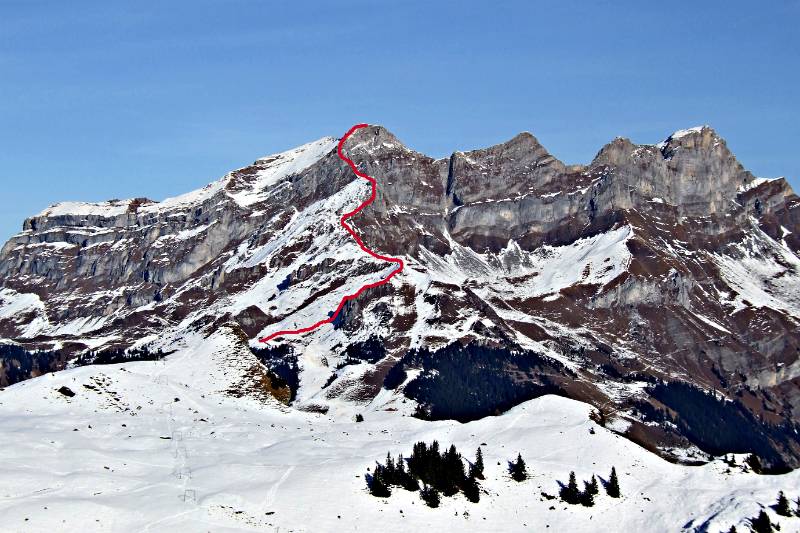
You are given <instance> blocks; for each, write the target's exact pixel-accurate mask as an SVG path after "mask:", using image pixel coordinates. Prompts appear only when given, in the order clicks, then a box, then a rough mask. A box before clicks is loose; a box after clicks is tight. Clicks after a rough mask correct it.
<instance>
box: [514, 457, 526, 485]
mask: <svg viewBox="0 0 800 533" xmlns="http://www.w3.org/2000/svg"><path fill="white" fill-rule="evenodd" d="M527 478H528V469H527V467H526V466H525V461H523V460H522V454H519V453H518V454H517V460H516V461H514V462H513V463H511V479H513V480H514V481H525V480H526V479H527Z"/></svg>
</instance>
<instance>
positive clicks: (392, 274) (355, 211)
mask: <svg viewBox="0 0 800 533" xmlns="http://www.w3.org/2000/svg"><path fill="white" fill-rule="evenodd" d="M368 126H369V124H356V125H355V126H353V127H352V128H350V129H349V130H348V132H347V133H345V134H344V136H343V137H342V138H341V139H340V140H339V146H338V147H337V149H336V152H337V154H338V155H339V159H341V160H342V161H344V162H345V163H347V164H348V166H349V167H350V168H351V169H352V170H353V173H355V175H356V176H358V177H360V178H364V179H365V180H367V181H369V182H370V184H371V185H372V193H371V194H370V195H369V198H367V199H366V200H364V201H363V202H362V203H361V204H360V205H359V206H358V207H356V208H355V209H353V210H352V211H350V212H347V213H345V214H344V215H342V217H341V218H340V219H339V224H341V225H342V227H343V228H344V229H345V230H347V233H349V234H350V235H351V236H352V237H353V239H354V240H355V241H356V243H357V244H358V246H359V248H361V249H362V250H363V251H364V252H366V253H367V254H369V255H371V256H372V257H374V258H375V259H380V260H381V261H386V262H389V263H395V264H397V268H395V269H394V270H392V271H391V272H390V273H389V275H388V276H386V277H385V278H383V279H381V280H379V281H375V282H372V283H367V284H366V285H362V286H361V288H359V289H358V290H357V291H356V292H354V293H353V294H348V295H346V296H344V297H343V298H342V300H341V301H340V302H339V306H338V307H337V308H336V310H335V311H334V312H333V314H332V315H330V316H329V317H328V318H326V319H324V320H320V321H319V322H317V323H315V324H312V325H311V326H307V327H305V328H300V329H285V330H281V331H276V332H275V333H271V334H270V335H267V336H266V337H263V338H261V339H258V340H259V342H265V343H266V342H269V341H271V340H272V339H274V338H276V337H284V336H287V335H300V334H302V333H307V332H309V331H312V330H315V329H317V328H318V327H320V326H322V325H323V324H330V323H332V322H333V321H334V320H336V317H338V316H339V313H340V312H341V311H342V309H343V308H344V304H346V303H347V302H348V301H350V300H355V299H356V298H358V297H359V296H360V295H361V294H362V293H363V292H364V291H366V290H368V289H374V288H375V287H380V286H381V285H386V284H387V283H389V281H390V280H391V279H392V278H393V277H395V276H396V275H397V274H399V273H400V272H402V271H403V267H404V266H405V263H403V260H402V259H400V258H399V257H389V256H386V255H381V254H379V253H376V252H374V251H372V250H370V249H369V248H368V247H367V246H366V245H365V244H364V241H362V240H361V237H359V235H358V233H356V232H355V230H354V229H353V228H352V227H351V226H350V225H349V224H348V223H347V219H349V218H352V217H354V216H355V215H357V214H358V213H359V212H360V211H361V210H362V209H364V208H365V207H367V206H368V205H370V204H371V203H372V202H374V201H375V197H376V195H377V187H378V182H377V181H376V180H375V178H373V177H372V176H370V175H368V174H365V173H363V172H361V171H360V170H358V168H356V164H355V163H353V160H352V159H350V158H349V157H347V156H346V155H344V152H343V151H342V147H343V146H344V143H345V141H347V139H348V138H349V137H350V136H351V135H353V133H355V132H356V131H358V130H360V129H361V128H366V127H368Z"/></svg>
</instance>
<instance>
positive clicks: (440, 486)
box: [369, 441, 484, 507]
mask: <svg viewBox="0 0 800 533" xmlns="http://www.w3.org/2000/svg"><path fill="white" fill-rule="evenodd" d="M479 479H484V476H483V453H482V452H481V449H480V448H478V451H477V453H476V456H475V462H474V463H470V464H469V471H467V470H466V469H465V468H464V462H463V460H462V458H461V454H460V453H458V451H457V450H456V447H455V446H454V445H451V446H450V448H448V449H447V450H445V451H440V449H439V442H438V441H433V442H432V443H431V444H430V445H428V444H426V443H425V442H418V443H416V444H414V448H413V450H412V452H411V456H410V457H409V458H408V459H405V458H404V457H403V455H402V454H400V455H399V456H398V457H397V459H396V460H395V459H394V458H393V457H392V455H391V454H387V455H386V463H384V464H380V463H378V464H377V465H376V466H375V469H374V471H373V473H372V475H371V477H370V478H369V490H370V493H371V494H372V495H373V496H377V497H382V498H387V497H389V496H391V494H392V487H402V488H404V489H406V490H409V491H416V490H419V491H420V497H421V498H422V500H423V501H424V502H425V503H426V504H427V505H429V506H430V507H438V506H439V502H440V494H441V495H443V496H454V495H455V494H458V492H462V493H463V494H464V497H466V498H467V499H468V500H469V501H471V502H476V503H477V502H478V501H479V500H480V486H479V485H478V480H479ZM420 483H421V484H422V487H420Z"/></svg>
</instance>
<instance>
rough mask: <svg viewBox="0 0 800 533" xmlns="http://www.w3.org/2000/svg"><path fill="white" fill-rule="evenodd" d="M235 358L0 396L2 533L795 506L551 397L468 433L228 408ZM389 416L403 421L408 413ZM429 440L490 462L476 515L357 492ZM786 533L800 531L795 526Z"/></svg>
mask: <svg viewBox="0 0 800 533" xmlns="http://www.w3.org/2000/svg"><path fill="white" fill-rule="evenodd" d="M227 342H229V341H227V340H226V337H225V336H224V335H219V334H215V335H212V336H211V337H209V338H207V339H204V338H203V336H202V335H197V336H195V337H194V338H192V339H190V340H189V341H187V342H186V343H185V345H184V346H183V347H182V348H181V349H180V350H179V351H178V352H176V353H175V354H173V355H171V356H170V357H169V358H167V360H166V361H161V362H132V363H126V364H122V365H108V366H88V367H82V368H76V369H72V370H67V371H63V372H59V373H56V374H48V375H45V376H42V377H39V378H35V379H32V380H28V381H25V382H22V383H18V384H16V385H13V386H11V387H8V388H7V389H6V390H5V391H3V392H2V393H0V424H2V427H3V432H2V433H0V446H2V448H3V454H2V458H0V478H1V479H3V483H2V488H0V512H2V514H3V517H4V519H3V524H2V526H0V529H2V530H3V531H26V532H40V531H41V532H48V533H49V532H52V531H82V532H94V531H150V532H158V531H164V532H167V531H168V532H182V531H187V532H194V531H214V532H234V531H237V532H241V531H295V532H327V531H331V532H333V531H337V532H338V531H376V530H380V531H383V532H386V533H388V532H400V531H431V530H465V531H487V532H488V531H491V532H494V531H545V530H547V531H556V532H560V531H570V532H573V531H574V532H584V531H585V532H594V531H655V532H661V531H664V532H667V531H670V532H671V531H696V530H697V531H712V532H717V531H727V530H728V528H729V527H730V526H731V525H733V524H735V525H736V526H737V528H738V529H739V530H741V531H744V530H745V528H744V524H745V522H744V520H745V519H746V518H747V517H752V516H755V515H756V514H757V513H758V511H759V509H760V508H761V506H762V505H766V504H771V503H772V502H773V500H774V498H775V496H776V494H777V491H778V490H786V491H787V492H788V495H789V496H790V497H797V496H798V494H797V492H798V490H797V487H799V486H800V471H798V472H793V473H790V474H786V475H781V476H758V475H755V474H752V473H747V472H744V471H742V470H741V469H740V468H733V469H731V470H730V472H726V470H728V469H727V467H726V465H724V464H722V463H721V462H719V461H716V462H712V463H710V464H708V465H705V466H699V467H687V466H680V465H675V464H671V463H668V462H666V461H664V460H662V459H660V458H658V457H657V456H655V455H653V454H651V453H650V452H648V451H646V450H644V449H643V448H640V447H639V446H637V445H635V444H633V443H632V442H630V441H628V440H627V439H625V438H623V437H620V436H619V435H617V434H615V433H613V432H611V431H609V430H606V429H604V428H601V427H599V426H597V425H595V424H594V423H593V422H591V421H590V419H589V412H590V410H591V408H590V406H588V405H586V404H583V403H580V402H576V401H572V400H568V399H565V398H560V397H555V396H545V397H542V398H538V399H535V400H531V401H528V402H525V403H524V404H521V405H519V406H517V407H515V408H513V409H511V410H510V411H509V412H507V413H505V414H503V415H502V416H496V417H488V418H484V419H482V420H478V421H475V422H470V423H466V424H460V423H456V422H449V421H442V422H425V421H421V420H418V419H415V418H413V417H409V416H404V415H403V414H402V413H403V410H402V409H401V410H400V411H387V410H372V409H370V408H364V410H363V411H361V412H363V414H364V418H365V421H364V422H363V423H354V422H353V415H354V414H355V412H356V409H357V408H354V407H353V406H352V405H347V404H344V403H343V404H340V405H339V406H335V407H334V408H333V409H332V410H331V411H329V412H328V413H327V414H325V415H322V414H316V413H307V412H301V411H297V410H295V409H292V408H287V407H285V406H282V405H280V404H278V403H277V402H274V401H258V400H256V399H254V398H250V397H241V398H234V397H231V396H229V395H227V394H225V393H224V392H222V391H224V390H225V389H226V388H228V387H229V386H230V385H231V384H233V383H235V382H236V380H237V379H239V377H240V375H241V374H242V369H243V368H246V366H247V364H249V362H248V361H244V363H245V364H244V365H242V364H240V363H241V361H237V360H236V359H233V358H231V357H232V356H231V355H230V354H234V353H236V350H232V349H231V348H230V346H229V345H227V344H226V343H227ZM226 353H227V354H228V355H227V356H225V355H222V354H226ZM62 386H67V387H69V388H70V389H71V390H73V391H74V392H75V393H76V395H75V396H74V397H72V398H68V397H66V396H64V395H62V394H60V393H59V392H57V390H58V389H59V388H60V387H62ZM385 394H386V395H390V396H391V395H392V394H393V393H391V392H389V391H385ZM385 400H386V401H384V402H382V403H384V404H386V403H387V401H388V404H389V405H392V402H394V404H393V405H395V406H396V407H403V404H402V403H401V402H402V400H401V398H399V397H394V398H386V399H385ZM592 428H593V429H594V434H592V433H590V429H592ZM433 439H438V440H439V441H440V443H442V444H443V445H449V444H450V443H454V444H455V445H456V446H457V447H458V449H459V450H460V451H462V453H463V454H464V455H465V457H466V458H467V459H472V458H473V457H474V452H475V450H476V449H477V447H478V446H479V445H480V446H482V449H483V452H484V460H485V465H486V468H485V472H486V477H487V479H486V480H485V481H483V482H481V488H482V494H481V501H480V502H479V503H477V504H473V503H469V502H467V501H466V500H465V499H464V498H463V497H462V496H461V495H458V496H456V497H452V498H443V499H442V505H441V507H440V508H438V509H431V508H428V507H425V506H424V505H423V504H422V502H421V501H420V500H419V496H418V494H416V493H410V492H406V491H404V490H402V489H399V488H395V489H394V493H393V495H392V496H391V498H389V499H378V498H374V497H372V496H371V495H369V494H368V492H367V490H366V484H365V477H364V475H365V474H366V473H367V469H370V468H372V467H374V464H375V461H382V460H383V459H384V458H385V456H386V453H387V452H388V451H390V452H391V453H392V454H395V455H396V454H398V453H401V452H402V453H403V454H404V455H406V456H408V454H409V453H410V451H411V447H412V445H413V443H414V442H416V441H420V440H424V441H428V442H430V441H431V440H433ZM482 443H485V444H482ZM518 452H519V453H521V454H522V456H523V458H524V459H525V461H526V463H527V465H528V471H529V473H530V478H529V479H528V480H527V481H524V482H522V483H517V482H514V481H512V480H511V479H510V478H509V477H508V475H507V470H506V464H507V461H508V460H510V459H513V458H514V457H516V454H517V453H518ZM739 460H740V462H741V458H739ZM612 466H615V467H616V469H617V472H618V474H619V479H620V486H621V489H622V492H623V497H622V498H621V499H618V500H617V499H612V498H610V497H608V496H607V495H605V494H604V492H603V491H602V489H601V494H600V495H599V496H598V497H597V503H596V505H595V506H594V507H591V508H584V507H581V506H568V505H565V504H563V503H561V502H559V501H558V500H552V501H551V500H546V499H544V498H543V497H542V496H541V493H542V492H545V493H547V494H550V495H555V494H557V493H558V488H559V485H558V481H562V482H564V481H566V480H567V477H568V475H569V472H570V471H572V470H574V471H575V473H576V475H577V477H578V479H579V480H580V479H588V478H589V476H591V475H592V474H595V475H598V476H600V477H602V478H603V479H607V476H608V473H609V471H610V469H611V467H612ZM551 507H552V509H551ZM401 511H402V512H401ZM770 515H771V517H772V519H773V521H777V520H778V518H777V516H776V515H775V514H774V513H773V512H771V511H770ZM782 523H783V529H782V531H796V530H797V527H798V526H800V519H783V522H782Z"/></svg>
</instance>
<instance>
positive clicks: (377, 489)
mask: <svg viewBox="0 0 800 533" xmlns="http://www.w3.org/2000/svg"><path fill="white" fill-rule="evenodd" d="M369 492H370V494H372V495H373V496H375V497H377V498H388V497H389V496H391V495H392V491H391V490H390V489H389V485H387V484H386V481H385V480H384V478H383V467H382V466H381V465H378V466H376V467H375V472H373V474H372V481H371V483H370V484H369Z"/></svg>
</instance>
